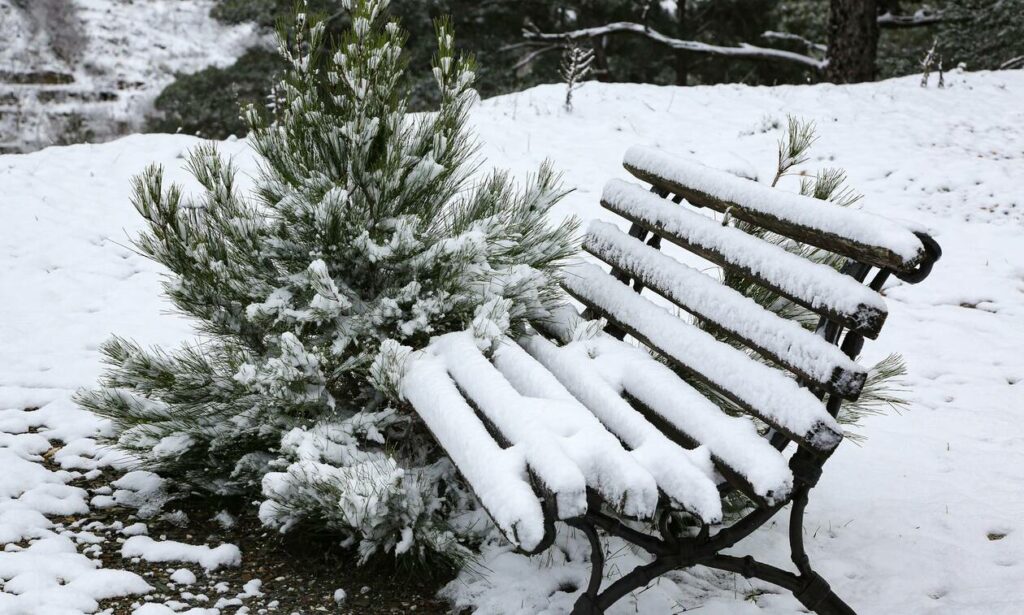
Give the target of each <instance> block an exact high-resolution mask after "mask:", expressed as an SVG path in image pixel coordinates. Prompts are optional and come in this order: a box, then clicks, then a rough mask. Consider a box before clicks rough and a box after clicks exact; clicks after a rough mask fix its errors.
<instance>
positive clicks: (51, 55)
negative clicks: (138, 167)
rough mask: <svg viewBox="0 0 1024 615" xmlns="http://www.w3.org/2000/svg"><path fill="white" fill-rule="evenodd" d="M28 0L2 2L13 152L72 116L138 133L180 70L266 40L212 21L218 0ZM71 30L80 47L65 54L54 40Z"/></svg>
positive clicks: (98, 132) (105, 131)
mask: <svg viewBox="0 0 1024 615" xmlns="http://www.w3.org/2000/svg"><path fill="white" fill-rule="evenodd" d="M33 1H34V2H40V4H42V2H41V0H33ZM23 4H24V5H25V8H21V9H19V8H18V7H16V6H15V5H14V3H13V2H12V0H0V32H3V37H2V38H0V149H2V148H8V149H10V150H11V151H29V150H35V149H39V148H40V147H43V146H45V145H48V144H50V143H54V142H55V140H56V139H58V138H59V137H60V136H61V134H62V132H63V131H64V130H65V129H66V126H67V120H68V118H69V116H70V115H71V114H77V115H78V116H79V117H81V118H82V119H83V120H85V122H86V124H87V126H88V128H90V129H91V130H92V131H93V132H94V133H95V136H96V138H99V139H102V140H106V139H109V138H112V136H113V135H119V134H125V133H126V132H131V131H133V130H135V129H137V128H138V127H139V126H140V125H141V123H142V120H143V119H144V117H145V115H146V114H147V113H149V112H150V111H151V110H152V104H153V101H154V100H155V99H156V97H157V95H159V94H160V92H161V90H163V88H164V87H165V86H167V85H168V84H170V83H171V82H172V81H173V80H174V78H175V75H176V74H178V73H193V72H196V71H198V70H200V69H203V68H206V67H207V66H226V65H229V64H231V63H232V62H234V61H235V60H236V59H237V58H238V57H239V56H241V55H242V54H243V53H244V52H245V51H246V50H247V49H248V48H250V47H252V46H254V45H257V44H260V43H261V42H265V38H266V35H265V33H261V32H259V30H258V28H257V27H256V26H255V25H254V24H242V25H227V24H223V23H220V22H218V21H216V20H215V19H213V18H212V17H211V16H210V9H211V8H212V7H213V6H214V2H213V1H212V0H134V1H130V2H125V1H124V0H70V2H69V4H70V5H71V6H69V7H65V8H54V9H46V8H40V7H35V6H33V5H32V4H25V3H23ZM55 4H59V3H55V2H52V1H50V0H47V5H48V6H52V5H55ZM57 11H65V12H67V13H66V14H65V15H64V19H65V21H67V23H66V24H65V23H58V22H55V20H56V19H57V15H55V13H56V12H57ZM47 21H49V23H46V22H47ZM65 30H73V31H65ZM73 37H74V38H76V39H80V41H81V43H80V45H81V49H80V51H79V52H78V53H77V54H75V57H65V58H62V57H59V56H58V54H56V53H55V51H54V49H53V47H54V46H55V44H54V43H55V41H53V40H52V39H53V38H56V39H58V40H57V41H56V45H57V46H59V45H60V41H61V40H64V41H66V40H68V39H70V38H73ZM44 73H46V74H44Z"/></svg>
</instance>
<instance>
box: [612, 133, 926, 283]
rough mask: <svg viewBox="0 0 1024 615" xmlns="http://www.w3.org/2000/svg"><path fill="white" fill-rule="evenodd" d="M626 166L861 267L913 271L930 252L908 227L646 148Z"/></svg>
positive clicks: (630, 154) (695, 200)
mask: <svg viewBox="0 0 1024 615" xmlns="http://www.w3.org/2000/svg"><path fill="white" fill-rule="evenodd" d="M623 165H624V166H625V168H626V170H627V171H629V172H630V173H631V174H633V175H634V176H635V177H637V178H639V179H641V180H643V181H645V182H647V183H650V184H651V185H654V186H657V187H659V188H662V189H664V190H667V191H669V192H671V193H673V194H676V195H679V196H682V197H683V198H685V199H686V200H687V201H689V202H690V203H692V204H694V205H697V206H700V207H710V208H711V209H714V210H716V211H719V212H725V211H727V210H728V211H729V213H730V214H731V215H732V216H735V217H736V218H738V219H740V220H744V221H746V222H750V223H752V224H756V225H757V226H760V227H762V228H765V229H768V230H770V231H774V232H776V233H779V234H781V235H785V236H787V237H790V238H792V239H796V240H798V241H802V242H804V243H807V244H810V245H813V246H817V247H819V248H822V249H825V250H828V251H830V252H835V253H837V254H842V255H844V256H848V257H850V258H854V259H856V260H858V261H860V262H862V263H869V264H871V265H875V266H876V267H881V268H885V269H892V270H894V271H898V272H910V271H913V270H914V269H915V268H916V267H917V265H918V264H920V263H921V262H922V261H923V260H924V258H925V256H926V252H925V249H924V245H923V244H922V243H921V240H920V239H918V238H917V237H916V236H915V235H914V234H913V233H912V232H910V231H909V230H907V229H906V228H904V227H901V226H899V225H896V224H894V223H892V222H890V221H888V220H885V219H884V218H881V217H879V216H874V215H872V214H869V213H866V212H861V211H855V210H851V209H848V208H844V207H840V206H838V205H835V204H833V203H829V202H827V201H822V200H820V199H814V198H811V197H807V196H802V195H799V194H791V193H787V192H783V191H781V190H777V189H773V188H771V187H769V186H765V185H763V184H759V183H757V182H754V181H750V180H747V179H743V178H741V177H736V176H735V175H732V174H731V173H727V172H725V171H720V170H718V169H712V168H710V167H706V166H704V165H702V164H699V163H695V162H690V161H686V160H679V159H677V158H673V157H671V156H669V155H666V154H664V153H662V152H660V151H658V150H655V149H651V148H648V147H639V146H638V147H633V148H630V149H629V150H628V151H627V152H626V155H625V158H624V160H623Z"/></svg>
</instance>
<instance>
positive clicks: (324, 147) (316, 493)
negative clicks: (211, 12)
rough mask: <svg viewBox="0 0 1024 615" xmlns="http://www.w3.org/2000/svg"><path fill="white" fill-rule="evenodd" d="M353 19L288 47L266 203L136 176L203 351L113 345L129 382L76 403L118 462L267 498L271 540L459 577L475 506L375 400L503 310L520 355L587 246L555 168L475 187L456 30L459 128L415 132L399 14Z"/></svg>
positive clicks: (300, 36) (256, 114)
mask: <svg viewBox="0 0 1024 615" xmlns="http://www.w3.org/2000/svg"><path fill="white" fill-rule="evenodd" d="M343 5H344V7H345V9H347V10H348V11H349V12H350V14H351V27H350V29H349V31H348V32H347V33H346V34H345V35H344V37H343V38H342V40H341V41H340V42H339V43H338V44H337V45H334V46H333V51H328V50H329V49H331V47H332V46H331V45H329V44H328V42H327V41H326V27H325V22H324V21H323V20H322V19H320V18H316V17H313V16H310V15H307V14H306V13H305V12H299V13H298V14H297V15H296V17H295V27H294V29H293V31H291V32H287V33H285V32H282V34H281V36H280V37H279V42H280V51H281V54H282V56H283V57H284V59H285V61H286V62H287V66H288V69H287V71H286V74H285V77H284V79H283V81H282V82H281V83H280V84H279V85H278V87H277V88H276V89H275V93H274V97H273V100H272V101H271V102H270V104H268V105H266V108H264V109H257V108H256V107H254V106H250V107H248V108H246V109H245V110H244V117H245V119H246V121H247V122H248V124H249V126H250V128H251V132H250V140H251V142H252V145H253V147H254V149H255V151H256V154H257V156H258V158H259V161H260V172H259V174H258V175H257V176H256V177H255V178H254V179H255V187H254V190H252V191H251V192H250V191H247V190H242V189H241V188H240V187H239V185H238V182H237V181H236V177H237V171H236V169H235V168H234V166H233V165H232V164H231V163H230V161H227V160H225V159H223V158H222V157H221V156H220V155H219V154H218V153H217V151H216V149H215V147H214V146H212V145H202V146H200V147H197V148H196V149H195V151H193V153H192V155H191V158H190V160H189V166H190V170H191V172H192V175H193V177H194V178H195V179H196V180H197V181H198V184H199V186H200V190H199V194H198V196H197V197H194V198H186V196H185V194H184V190H183V189H182V188H180V187H178V186H170V187H165V186H164V182H163V172H162V170H161V169H160V168H158V167H152V168H150V169H148V170H147V171H146V172H145V173H144V174H143V175H142V176H140V177H138V178H136V179H135V182H134V205H135V207H136V209H137V210H138V211H139V213H140V214H141V215H142V216H143V218H144V219H145V221H146V223H147V225H148V228H147V230H146V231H145V232H144V233H142V235H141V236H140V237H139V238H137V240H136V242H135V245H136V247H137V248H138V250H139V251H140V252H141V253H143V254H144V255H146V256H148V257H149V258H151V259H153V260H154V261H156V262H158V263H160V264H161V265H163V266H164V267H166V268H167V270H168V271H169V275H168V278H167V280H166V282H165V285H164V289H165V292H166V293H167V295H168V297H169V298H170V300H171V302H172V303H173V304H174V305H175V307H176V308H178V310H180V311H181V312H183V313H184V314H186V315H188V316H190V317H191V318H192V319H193V320H194V321H195V323H196V325H197V328H198V331H199V333H200V335H201V337H200V339H199V340H198V341H196V342H194V343H190V344H186V345H185V346H183V347H181V348H179V349H177V350H165V349H159V348H156V349H147V348H143V347H142V346H140V345H138V344H136V343H134V342H131V341H128V340H125V339H121V338H114V339H112V340H110V341H109V342H107V343H106V344H105V345H104V346H103V352H104V354H105V355H106V360H107V363H108V364H109V369H108V371H107V372H106V374H105V376H104V377H103V379H102V380H101V382H100V386H99V387H98V388H96V389H93V390H90V391H83V392H81V393H80V394H79V396H78V401H79V403H81V404H82V405H83V406H84V407H86V408H88V409H91V410H92V411H94V412H95V413H97V414H98V415H101V416H104V417H107V418H108V419H110V421H111V424H112V434H111V435H110V436H109V438H108V444H110V445H112V446H114V447H116V448H117V449H119V450H121V451H124V452H127V453H129V454H131V455H132V456H133V457H134V458H136V459H137V460H138V462H139V464H140V465H141V466H142V467H145V468H146V469H149V470H153V471H156V472H158V473H160V474H162V475H164V476H165V477H166V478H168V479H171V480H172V481H175V482H176V483H177V484H178V485H179V486H180V487H181V488H182V489H183V490H188V491H191V492H193V493H198V494H209V495H214V496H234V497H236V498H239V499H241V500H242V501H247V502H248V501H252V500H262V502H261V504H260V506H259V516H260V519H261V520H262V521H263V522H264V523H265V524H267V525H268V526H271V527H274V528H277V529H279V530H281V531H287V530H289V529H291V528H293V527H295V526H297V525H300V524H301V525H304V526H306V527H309V528H311V529H312V530H313V531H317V532H323V531H325V530H326V531H329V532H331V533H333V534H334V535H335V536H336V537H337V538H338V539H339V540H340V541H341V542H342V543H343V544H346V545H350V546H352V547H353V548H354V549H357V550H358V553H359V559H360V561H366V560H368V559H370V558H371V557H374V556H380V555H383V554H388V555H394V556H402V558H403V561H404V562H407V563H415V562H421V561H425V560H429V562H430V564H431V566H433V567H437V566H436V564H438V563H441V564H444V563H453V562H455V561H458V559H459V558H460V557H461V556H463V555H464V554H465V553H466V540H465V539H464V537H463V535H459V534H458V533H457V532H456V531H454V530H453V527H452V523H451V520H452V519H453V518H457V517H460V516H466V515H465V513H467V512H472V511H473V510H474V506H475V504H474V500H473V498H472V496H471V495H470V494H469V492H468V490H467V489H466V488H465V486H464V485H463V483H462V482H461V480H460V478H459V477H458V475H457V474H456V472H455V469H454V467H453V466H452V464H451V462H450V461H449V460H448V459H447V458H446V457H445V456H444V455H443V453H442V452H441V451H440V450H439V448H438V447H437V446H436V444H435V443H434V441H433V439H432V438H431V437H430V435H429V433H428V432H427V430H426V428H425V427H424V426H423V425H422V423H421V422H420V421H419V420H418V419H417V418H416V416H415V414H414V413H412V412H411V411H409V408H408V407H405V406H403V405H402V404H399V403H396V402H395V401H394V400H393V399H392V398H389V396H388V395H387V394H386V393H387V391H384V390H381V388H380V387H379V386H378V385H377V383H385V384H386V380H387V378H385V377H384V375H382V373H381V372H386V371H387V365H385V364H383V363H381V362H380V361H375V359H377V358H378V356H380V355H381V354H382V353H381V350H382V349H387V348H393V347H399V346H402V347H409V348H413V349H418V348H422V347H424V346H425V345H426V344H428V343H429V341H430V339H431V337H432V336H435V335H440V334H443V333H447V332H451V331H462V330H466V329H467V328H470V327H472V326H473V324H474V322H475V321H476V320H477V319H478V318H479V317H480V315H481V314H486V313H487V312H488V310H489V309H491V307H492V306H494V305H498V304H500V305H501V306H502V307H503V315H504V318H503V319H502V320H501V322H500V323H499V325H500V326H501V327H504V331H503V333H507V334H509V335H516V334H517V332H519V331H522V330H525V327H526V325H527V323H528V322H530V321H533V320H540V319H544V318H546V317H548V316H549V315H550V313H551V311H552V310H553V309H555V308H556V307H558V306H559V305H560V303H561V301H562V297H563V295H562V293H561V291H560V290H559V287H558V280H557V278H556V273H557V270H558V268H559V266H560V265H561V263H562V262H563V261H565V260H566V259H568V258H570V257H572V256H573V255H574V254H575V253H576V250H577V244H576V240H575V231H576V226H575V223H574V222H573V221H571V220H570V221H568V222H567V223H564V224H560V225H557V226H554V225H550V224H548V221H547V217H546V214H547V212H548V210H549V209H550V208H551V207H552V205H554V204H555V203H556V202H557V201H558V200H559V199H560V198H561V197H562V196H564V194H565V192H566V191H565V190H563V189H562V188H561V186H560V184H559V178H558V176H557V174H555V173H554V172H553V171H552V169H551V167H550V166H549V165H547V164H544V165H542V166H541V167H540V169H539V171H538V172H537V173H536V175H535V176H534V177H532V178H531V179H530V180H529V181H528V182H526V183H525V185H522V186H521V187H517V185H516V184H515V183H513V182H512V180H511V179H510V177H509V175H508V174H507V173H503V172H495V173H491V174H489V175H486V176H483V177H479V176H477V175H476V171H477V169H478V167H479V164H478V162H477V161H476V151H477V150H476V146H475V144H474V141H473V138H472V135H471V134H470V133H469V132H468V130H467V127H466V121H467V115H468V113H469V109H470V107H471V105H472V104H473V102H474V101H475V100H476V93H475V91H474V90H473V89H472V84H473V79H474V73H473V63H472V61H471V60H470V59H468V58H460V57H458V56H457V55H456V53H455V45H454V41H453V38H452V33H451V31H450V28H449V27H448V25H447V23H446V22H440V23H439V24H438V27H437V39H438V53H437V56H436V58H435V62H434V69H433V74H434V78H435V80H436V83H437V87H438V88H439V90H440V100H441V102H440V107H439V109H438V110H437V112H436V113H430V114H409V113H407V112H406V111H407V108H408V98H407V95H406V94H405V92H406V91H407V89H406V88H404V87H403V80H402V77H403V73H404V70H405V60H404V54H403V44H404V42H405V35H404V33H403V32H402V31H401V29H400V28H399V27H398V25H397V24H396V23H395V22H390V21H386V19H385V18H384V14H385V12H386V8H387V5H388V2H387V0H345V2H344V3H343ZM383 354H386V353H383ZM375 365H376V368H374V366H375ZM371 372H373V373H371ZM469 516H472V515H469Z"/></svg>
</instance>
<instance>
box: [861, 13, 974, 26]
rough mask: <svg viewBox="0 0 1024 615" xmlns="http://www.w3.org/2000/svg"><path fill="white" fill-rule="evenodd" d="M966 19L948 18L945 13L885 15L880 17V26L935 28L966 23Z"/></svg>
mask: <svg viewBox="0 0 1024 615" xmlns="http://www.w3.org/2000/svg"><path fill="white" fill-rule="evenodd" d="M966 20H967V18H966V17H959V18H952V17H947V16H946V13H945V11H935V12H928V11H917V12H916V13H914V14H913V15H893V14H892V13H884V14H882V15H879V16H878V25H879V27H882V28H919V27H922V26H934V25H935V24H938V23H943V22H947V21H966Z"/></svg>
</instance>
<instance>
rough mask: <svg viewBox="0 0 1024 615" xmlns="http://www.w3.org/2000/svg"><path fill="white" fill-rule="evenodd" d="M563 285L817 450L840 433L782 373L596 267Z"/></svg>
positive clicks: (578, 268)
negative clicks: (719, 339) (658, 304)
mask: <svg viewBox="0 0 1024 615" xmlns="http://www.w3.org/2000/svg"><path fill="white" fill-rule="evenodd" d="M563 285H564V286H565V288H566V289H567V290H568V291H569V292H570V293H572V294H573V296H575V297H578V298H580V299H582V300H586V301H587V302H588V303H592V304H593V305H594V306H595V307H597V308H598V309H599V310H600V311H601V313H602V314H606V315H607V316H608V317H609V319H613V320H615V322H617V323H620V324H622V325H623V326H624V327H628V328H629V330H630V331H635V332H636V333H637V334H638V337H642V338H643V339H644V340H647V341H648V342H649V343H650V344H651V347H652V348H654V349H656V350H658V351H659V352H661V353H662V354H664V355H666V356H667V357H669V358H671V359H673V360H675V361H676V362H678V363H679V364H680V365H682V366H684V367H685V368H686V369H687V370H689V371H691V372H693V373H695V374H698V375H700V376H701V377H702V379H704V380H706V381H707V382H708V383H709V384H711V385H712V386H714V387H715V388H716V389H717V390H719V391H722V392H723V394H725V395H728V396H729V397H730V398H731V399H734V400H736V401H737V402H738V403H740V404H741V405H742V406H743V407H744V408H745V409H748V410H749V411H751V412H756V413H757V414H758V416H759V417H760V418H762V419H764V420H765V421H767V422H769V423H771V424H772V425H773V426H775V427H778V428H781V429H783V430H784V431H785V432H786V433H787V434H792V435H795V436H796V437H797V438H800V439H801V440H806V441H807V442H809V443H810V444H811V445H812V446H814V447H815V448H818V449H819V450H826V451H827V450H831V449H833V448H835V447H836V446H837V445H838V444H839V441H840V440H841V439H842V430H841V429H840V427H839V424H838V423H836V420H835V419H834V418H832V417H831V416H830V415H829V414H828V413H827V412H825V408H824V406H823V404H822V403H821V400H819V399H818V398H817V397H815V396H814V394H813V393H811V392H810V391H808V390H807V389H805V388H801V387H800V386H799V385H798V384H797V383H796V381H794V380H792V379H791V378H789V377H788V376H786V374H784V373H783V372H781V371H779V370H776V369H773V368H771V367H768V366H767V365H765V364H763V363H759V362H757V361H755V360H754V359H751V358H750V357H749V356H747V355H746V354H745V353H743V351H741V350H738V349H736V348H733V347H732V346H729V345H727V344H723V343H721V342H719V341H718V340H716V339H715V338H714V337H713V336H712V335H711V334H710V333H707V332H706V331H702V330H700V329H698V328H697V327H696V326H694V325H692V324H690V323H687V322H685V321H683V320H681V319H679V318H678V317H676V316H675V315H674V314H672V313H670V312H668V311H667V310H665V309H664V308H662V307H659V306H657V305H655V304H654V303H652V302H651V301H649V300H647V299H646V298H645V297H642V296H641V295H638V294H637V293H635V292H633V290H632V289H631V288H629V287H628V286H626V285H625V284H622V283H621V282H619V281H618V280H616V279H615V278H613V277H612V276H610V275H608V273H606V272H605V271H604V270H603V269H601V268H600V267H598V266H596V265H593V264H590V263H583V264H578V265H573V266H571V267H569V268H567V270H566V274H565V276H564V280H563Z"/></svg>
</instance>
